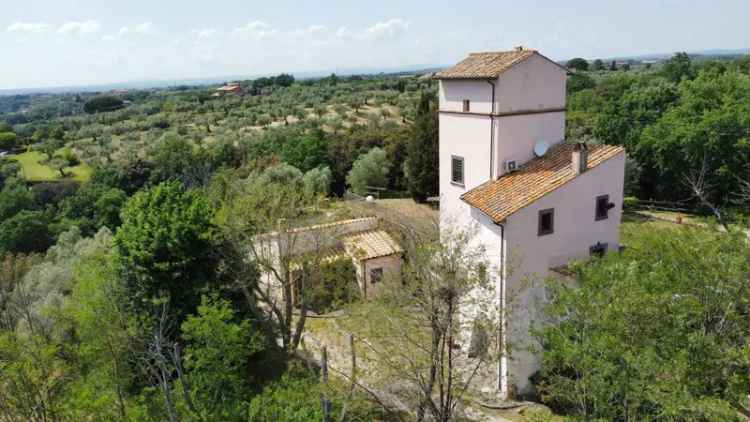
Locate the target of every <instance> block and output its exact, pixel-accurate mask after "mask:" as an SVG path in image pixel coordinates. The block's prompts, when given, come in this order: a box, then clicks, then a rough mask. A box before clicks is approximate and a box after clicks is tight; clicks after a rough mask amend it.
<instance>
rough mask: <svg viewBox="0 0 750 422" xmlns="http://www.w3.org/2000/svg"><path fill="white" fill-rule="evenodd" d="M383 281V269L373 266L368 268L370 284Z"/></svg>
mask: <svg viewBox="0 0 750 422" xmlns="http://www.w3.org/2000/svg"><path fill="white" fill-rule="evenodd" d="M381 281H383V269H382V268H373V269H371V270H370V284H377V283H380V282H381Z"/></svg>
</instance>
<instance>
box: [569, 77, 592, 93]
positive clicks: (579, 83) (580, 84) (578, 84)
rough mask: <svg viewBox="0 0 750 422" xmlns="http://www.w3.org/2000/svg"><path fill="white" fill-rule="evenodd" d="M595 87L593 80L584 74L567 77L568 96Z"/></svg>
mask: <svg viewBox="0 0 750 422" xmlns="http://www.w3.org/2000/svg"><path fill="white" fill-rule="evenodd" d="M595 86H596V82H595V81H594V79H593V78H592V77H591V76H589V75H587V74H585V73H573V74H571V75H569V76H568V83H567V85H566V87H567V90H568V94H569V95H570V94H574V93H576V92H578V91H583V90H584V89H591V88H594V87H595Z"/></svg>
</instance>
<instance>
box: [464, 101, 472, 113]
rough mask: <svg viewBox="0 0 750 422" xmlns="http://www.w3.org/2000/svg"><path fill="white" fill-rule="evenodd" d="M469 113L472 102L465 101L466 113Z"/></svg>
mask: <svg viewBox="0 0 750 422" xmlns="http://www.w3.org/2000/svg"><path fill="white" fill-rule="evenodd" d="M469 111H471V101H469V100H464V112H467V113H468V112H469Z"/></svg>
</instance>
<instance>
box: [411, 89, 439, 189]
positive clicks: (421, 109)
mask: <svg viewBox="0 0 750 422" xmlns="http://www.w3.org/2000/svg"><path fill="white" fill-rule="evenodd" d="M437 107H438V105H437V99H436V98H435V97H434V96H432V95H430V94H424V93H423V94H422V96H421V98H420V100H419V106H418V107H417V116H416V118H415V120H414V129H413V133H412V135H411V139H410V140H409V143H408V144H407V147H406V162H405V163H404V176H405V178H406V182H407V185H408V187H409V192H410V193H411V195H412V197H413V198H414V199H415V200H416V201H419V202H423V201H424V200H426V199H427V198H428V197H429V196H430V195H434V194H436V193H437V192H438V183H439V177H438V145H439V131H438V113H437Z"/></svg>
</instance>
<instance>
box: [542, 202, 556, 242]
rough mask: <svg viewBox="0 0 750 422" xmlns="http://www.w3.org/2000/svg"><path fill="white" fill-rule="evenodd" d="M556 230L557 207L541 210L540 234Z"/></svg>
mask: <svg viewBox="0 0 750 422" xmlns="http://www.w3.org/2000/svg"><path fill="white" fill-rule="evenodd" d="M554 232H555V209H554V208H550V209H547V210H541V211H539V236H544V235H546V234H552V233H554Z"/></svg>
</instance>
